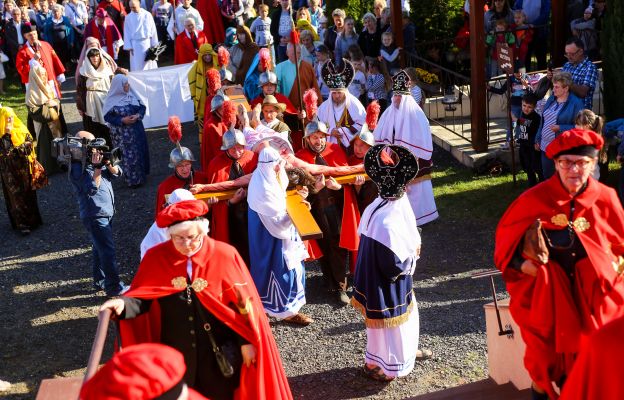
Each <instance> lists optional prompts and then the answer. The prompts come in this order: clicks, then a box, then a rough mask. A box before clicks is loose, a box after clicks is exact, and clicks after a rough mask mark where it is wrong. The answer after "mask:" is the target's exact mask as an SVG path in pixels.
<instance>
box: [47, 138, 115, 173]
mask: <svg viewBox="0 0 624 400" xmlns="http://www.w3.org/2000/svg"><path fill="white" fill-rule="evenodd" d="M109 149H110V148H109V147H108V145H107V144H106V140H104V139H103V138H96V139H93V140H89V139H87V138H81V137H77V136H65V137H62V138H58V139H54V140H53V142H52V157H55V158H56V159H57V161H58V162H59V164H61V165H66V166H68V167H69V166H70V165H71V163H72V162H79V163H81V164H82V167H83V169H84V168H85V167H86V166H87V164H91V154H92V153H93V152H94V151H99V152H101V153H102V163H108V162H110V164H111V165H113V166H115V165H118V164H119V163H121V150H120V149H119V148H117V147H116V148H114V149H112V150H109Z"/></svg>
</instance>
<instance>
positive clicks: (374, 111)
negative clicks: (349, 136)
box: [366, 100, 381, 132]
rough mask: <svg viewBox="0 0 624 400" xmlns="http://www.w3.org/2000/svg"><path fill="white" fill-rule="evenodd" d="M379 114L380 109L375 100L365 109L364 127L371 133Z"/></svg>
mask: <svg viewBox="0 0 624 400" xmlns="http://www.w3.org/2000/svg"><path fill="white" fill-rule="evenodd" d="M380 112H381V107H380V106H379V103H378V102H377V100H375V101H371V103H370V104H369V105H368V106H367V107H366V125H367V126H368V129H369V130H370V131H371V132H372V131H373V130H374V129H375V128H376V127H377V120H378V119H379V113H380Z"/></svg>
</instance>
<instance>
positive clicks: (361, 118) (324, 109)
mask: <svg viewBox="0 0 624 400" xmlns="http://www.w3.org/2000/svg"><path fill="white" fill-rule="evenodd" d="M345 94H346V95H347V99H346V101H345V102H344V103H343V104H341V105H336V104H334V102H333V101H332V99H331V95H330V97H329V98H328V99H327V100H325V101H324V102H323V103H322V104H321V105H320V106H319V108H318V112H317V115H318V119H319V120H320V121H322V122H324V123H326V124H327V127H328V128H329V133H331V131H332V130H333V129H334V128H336V127H337V128H338V130H339V131H340V133H342V136H341V138H340V144H342V146H343V147H345V148H347V147H349V145H350V144H351V139H353V136H354V135H355V134H357V133H358V132H359V131H360V130H361V129H362V125H364V123H365V122H366V109H365V108H364V106H363V105H362V103H360V101H359V100H358V99H357V98H355V97H354V96H353V95H352V94H351V93H349V92H348V91H345ZM345 107H347V113H348V114H349V117H350V119H351V121H353V125H352V127H351V129H349V128H348V127H345V126H344V124H340V125H339V122H340V121H341V118H342V114H343V112H344V109H345ZM338 125H339V126H338ZM327 141H328V142H330V143H338V139H337V138H336V137H334V136H328V137H327Z"/></svg>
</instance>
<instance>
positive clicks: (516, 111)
mask: <svg viewBox="0 0 624 400" xmlns="http://www.w3.org/2000/svg"><path fill="white" fill-rule="evenodd" d="M509 86H511V96H510V98H509V105H510V107H511V122H512V126H514V125H515V124H516V121H517V120H518V118H520V115H521V114H522V99H523V97H524V96H525V95H526V94H528V93H531V92H532V91H533V89H532V88H531V86H530V85H529V79H528V77H527V75H526V73H525V70H524V63H523V62H522V61H521V60H516V61H515V64H514V73H513V75H511V76H510V77H509V79H508V80H507V81H505V83H503V85H502V86H501V87H499V88H496V87H494V86H489V85H488V86H487V90H489V91H490V92H492V93H495V94H501V95H502V94H505V93H507V88H508V87H509ZM533 108H535V105H533ZM512 129H513V128H512ZM510 140H511V132H507V141H506V143H505V146H504V148H509V141H510Z"/></svg>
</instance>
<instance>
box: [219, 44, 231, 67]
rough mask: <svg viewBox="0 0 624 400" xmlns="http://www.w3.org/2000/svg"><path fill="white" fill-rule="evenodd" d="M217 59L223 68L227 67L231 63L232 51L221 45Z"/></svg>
mask: <svg viewBox="0 0 624 400" xmlns="http://www.w3.org/2000/svg"><path fill="white" fill-rule="evenodd" d="M217 61H218V62H219V66H220V67H221V68H225V67H227V66H228V65H229V64H230V52H229V51H228V49H226V48H225V47H224V46H221V47H219V51H218V52H217Z"/></svg>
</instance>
